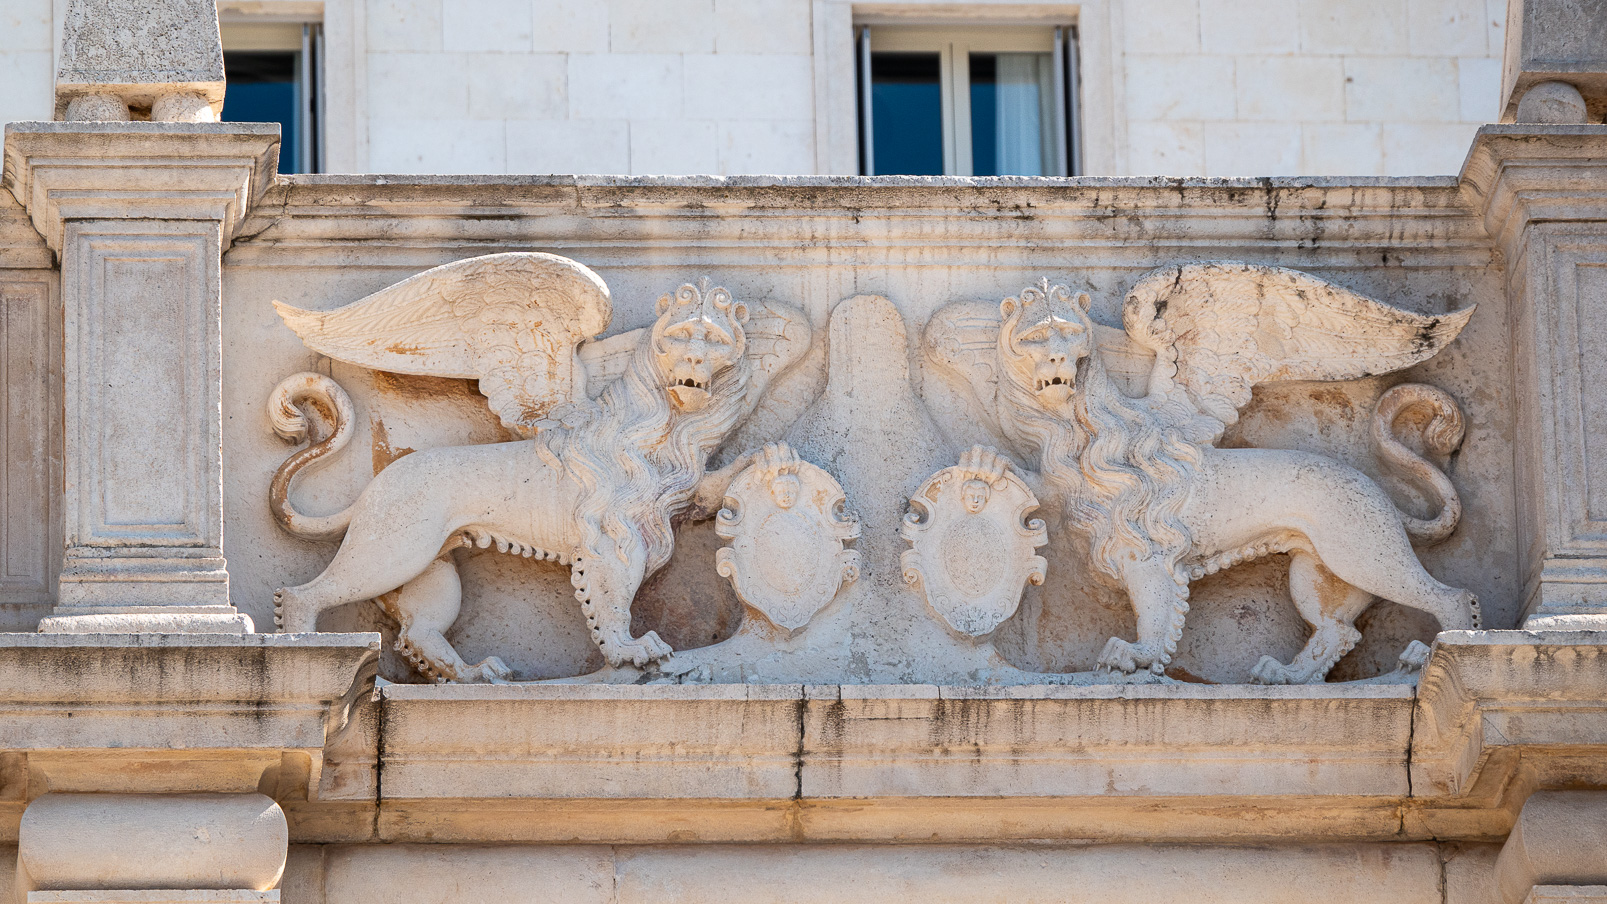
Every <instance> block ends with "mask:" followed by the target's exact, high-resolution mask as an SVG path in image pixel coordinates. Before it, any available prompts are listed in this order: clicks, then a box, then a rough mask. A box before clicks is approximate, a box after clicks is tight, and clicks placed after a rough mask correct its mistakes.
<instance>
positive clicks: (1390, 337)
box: [1122, 261, 1473, 441]
mask: <svg viewBox="0 0 1607 904" xmlns="http://www.w3.org/2000/svg"><path fill="white" fill-rule="evenodd" d="M1472 315H1473V306H1470V307H1467V308H1465V309H1463V310H1460V311H1455V312H1452V313H1450V314H1440V315H1427V314H1417V313H1413V312H1411V311H1404V310H1401V309H1399V308H1395V307H1391V306H1390V305H1387V304H1384V303H1382V302H1380V301H1376V300H1374V299H1371V298H1368V297H1367V296H1365V295H1361V294H1358V293H1356V292H1352V291H1350V290H1349V289H1346V288H1343V287H1341V286H1337V285H1334V284H1333V283H1329V282H1326V281H1324V280H1321V279H1318V278H1317V277H1315V276H1311V275H1310V274H1306V273H1301V272H1298V271H1295V270H1287V269H1284V268H1282V267H1269V266H1263V265H1257V264H1247V263H1241V262H1239V261H1206V262H1201V263H1192V264H1182V265H1177V266H1171V267H1165V268H1162V269H1160V270H1156V271H1154V272H1152V273H1150V274H1148V275H1146V276H1145V277H1143V278H1142V279H1140V280H1139V281H1138V284H1137V285H1135V286H1133V288H1132V290H1131V291H1130V292H1128V293H1127V300H1126V303H1125V304H1124V306H1123V309H1122V322H1123V324H1124V325H1125V326H1126V328H1127V334H1128V336H1129V337H1131V339H1132V341H1133V342H1134V343H1135V344H1137V345H1139V346H1140V347H1143V348H1146V349H1149V350H1151V351H1153V352H1155V354H1156V358H1155V365H1154V369H1153V371H1152V372H1151V375H1150V383H1149V395H1150V396H1151V397H1163V396H1172V397H1174V398H1175V397H1176V395H1177V393H1179V392H1182V393H1183V394H1185V395H1186V396H1187V400H1188V401H1189V402H1191V403H1192V407H1194V408H1197V409H1198V410H1199V411H1200V412H1201V413H1202V414H1205V415H1207V416H1208V417H1210V418H1212V419H1214V420H1215V421H1218V422H1220V424H1221V425H1222V426H1221V427H1214V428H1212V432H1213V433H1214V436H1212V437H1211V439H1212V441H1214V440H1215V439H1216V438H1218V437H1220V436H1221V433H1222V429H1223V428H1225V427H1226V426H1227V425H1229V424H1232V423H1234V422H1235V421H1237V420H1238V419H1239V409H1241V408H1243V407H1244V406H1245V405H1247V404H1248V403H1249V402H1250V396H1251V389H1252V388H1253V387H1254V386H1255V385H1256V384H1257V383H1267V382H1273V381H1279V380H1350V379H1355V378H1357V377H1365V376H1372V375H1375V374H1384V373H1389V372H1391V371H1395V370H1399V369H1401V368H1403V367H1409V366H1411V365H1413V364H1416V363H1418V362H1419V361H1423V360H1426V359H1428V358H1430V357H1432V356H1433V355H1434V354H1435V353H1437V352H1439V351H1440V349H1442V348H1444V347H1445V346H1446V345H1448V344H1450V342H1451V340H1453V339H1455V338H1456V336H1457V334H1458V333H1460V332H1461V331H1462V328H1463V327H1464V326H1466V325H1467V322H1468V318H1469V317H1471V316H1472Z"/></svg>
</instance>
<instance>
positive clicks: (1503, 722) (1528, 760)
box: [1411, 631, 1607, 798]
mask: <svg viewBox="0 0 1607 904" xmlns="http://www.w3.org/2000/svg"><path fill="white" fill-rule="evenodd" d="M1413 724H1414V732H1413V738H1412V766H1411V769H1412V793H1413V795H1414V796H1417V797H1422V798H1434V797H1465V796H1469V795H1473V796H1479V795H1494V794H1498V793H1500V789H1501V788H1503V787H1504V786H1506V785H1507V784H1508V783H1509V782H1511V781H1513V780H1514V779H1515V778H1517V777H1518V776H1517V771H1518V768H1519V767H1518V762H1517V760H1518V756H1519V754H1520V753H1521V754H1522V755H1523V760H1524V762H1523V769H1524V771H1525V775H1524V776H1523V777H1522V778H1523V780H1524V781H1528V782H1533V783H1536V784H1538V785H1540V786H1569V785H1575V784H1578V783H1589V784H1592V785H1601V784H1603V783H1607V756H1604V752H1607V632H1601V631H1448V632H1445V633H1443V634H1441V635H1440V637H1439V640H1438V641H1436V643H1435V648H1434V655H1433V657H1432V658H1431V659H1430V660H1429V664H1428V665H1427V666H1426V667H1425V668H1424V670H1423V678H1422V681H1421V682H1420V683H1419V685H1418V700H1417V711H1416V714H1415V717H1414V722H1413Z"/></svg>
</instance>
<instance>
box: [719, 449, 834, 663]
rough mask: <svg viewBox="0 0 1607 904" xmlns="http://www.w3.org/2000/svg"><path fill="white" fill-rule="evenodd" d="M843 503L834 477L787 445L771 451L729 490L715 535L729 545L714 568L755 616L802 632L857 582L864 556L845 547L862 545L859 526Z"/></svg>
mask: <svg viewBox="0 0 1607 904" xmlns="http://www.w3.org/2000/svg"><path fill="white" fill-rule="evenodd" d="M845 502H846V499H845V498H844V496H843V489H842V487H841V486H838V484H837V481H836V480H834V479H832V476H831V475H830V474H827V473H826V472H825V471H823V470H821V469H820V468H818V467H815V466H814V465H812V464H810V463H809V462H806V461H802V460H800V459H799V458H798V456H797V454H796V453H795V452H793V451H792V450H791V449H789V448H787V446H786V445H785V444H775V445H770V446H766V447H765V449H764V450H763V452H762V453H761V454H760V456H759V457H758V459H757V460H756V461H755V462H754V463H753V464H751V465H749V466H748V467H747V468H746V469H745V470H744V471H743V472H742V473H741V474H738V475H737V478H736V479H735V480H733V481H732V482H731V488H730V489H729V490H727V491H726V497H725V508H723V509H721V511H720V514H719V517H718V519H717V520H716V522H715V532H716V533H718V534H719V536H720V538H721V539H724V540H729V541H731V543H730V545H729V546H726V547H724V548H722V549H721V550H719V552H718V553H716V555H715V567H716V569H717V570H718V571H719V573H720V575H721V576H723V577H726V578H729V579H730V580H731V586H732V587H733V588H734V589H735V590H736V592H737V596H738V597H740V598H741V599H742V602H743V603H744V604H746V605H747V607H748V608H749V609H750V610H752V613H757V614H758V615H760V616H763V617H764V618H765V619H766V620H768V621H769V622H770V623H771V624H772V625H775V626H776V627H777V628H780V629H781V630H783V631H785V632H787V633H788V634H796V633H797V632H799V631H802V630H803V629H804V628H805V626H807V625H808V624H809V620H810V619H812V618H814V617H815V614H816V613H818V612H819V611H820V610H821V609H823V608H825V607H826V606H827V605H828V604H830V603H831V601H832V598H833V597H835V596H836V595H837V591H838V589H839V588H841V587H842V585H843V584H845V583H852V582H853V581H855V580H857V579H858V578H859V553H858V552H857V551H855V550H853V549H848V548H846V547H845V544H846V543H848V542H850V541H853V540H857V539H859V519H858V518H857V517H855V516H854V515H853V514H851V513H845V512H844V511H843V506H844V504H845ZM750 617H751V613H750Z"/></svg>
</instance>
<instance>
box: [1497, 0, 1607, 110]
mask: <svg viewBox="0 0 1607 904" xmlns="http://www.w3.org/2000/svg"><path fill="white" fill-rule="evenodd" d="M1603 34H1607V3H1604V2H1602V0H1510V2H1509V3H1508V4H1507V28H1506V56H1505V61H1504V65H1503V71H1502V75H1501V99H1502V100H1501V105H1502V107H1503V109H1504V110H1505V114H1504V115H1503V116H1502V119H1501V121H1502V122H1512V121H1514V116H1516V121H1518V122H1563V121H1572V122H1586V121H1588V122H1594V123H1600V122H1602V117H1603V116H1604V115H1607V46H1604V45H1603V43H1602V40H1601V36H1602V35H1603ZM1548 82H1561V83H1563V84H1565V85H1571V86H1572V87H1573V88H1575V89H1576V90H1577V91H1578V92H1580V93H1581V94H1583V95H1584V100H1585V102H1586V105H1587V106H1588V108H1589V112H1588V114H1587V116H1588V119H1578V120H1558V119H1530V118H1528V117H1526V116H1524V115H1523V113H1522V110H1521V105H1522V104H1523V103H1524V102H1526V101H1527V99H1528V95H1529V93H1530V92H1531V91H1532V90H1534V89H1535V87H1536V86H1539V85H1544V84H1546V83H1548Z"/></svg>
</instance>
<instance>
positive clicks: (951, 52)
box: [854, 23, 1081, 176]
mask: <svg viewBox="0 0 1607 904" xmlns="http://www.w3.org/2000/svg"><path fill="white" fill-rule="evenodd" d="M854 40H855V44H856V49H857V51H858V53H857V54H856V58H857V64H858V72H857V80H858V83H859V85H858V87H859V91H858V92H857V95H858V96H857V100H858V105H859V111H858V112H859V116H858V122H859V129H860V136H859V144H860V172H861V174H863V175H867V176H870V175H876V170H875V160H876V157H875V140H874V129H873V122H872V113H873V107H872V103H871V91H872V82H871V78H870V73H871V54H873V53H937V54H938V58H939V64H938V72H939V88H938V92H939V96H940V97H941V99H942V130H943V170H944V174H945V175H951V176H971V175H973V174H974V171H975V165H974V163H975V162H974V160H973V148H972V143H971V134H972V133H971V128H972V122H971V67H970V57H971V54H972V53H984V54H986V53H1049V54H1051V55H1052V57H1053V60H1052V66H1053V68H1054V91H1055V97H1054V104H1053V108H1054V111H1055V121H1054V123H1052V124H1051V126H1050V128H1051V129H1052V130H1053V134H1054V143H1055V149H1056V153H1057V155H1058V157H1059V169H1061V170H1062V175H1076V174H1077V173H1078V164H1079V163H1080V154H1079V148H1078V146H1077V144H1078V138H1079V135H1080V133H1081V128H1080V127H1079V124H1078V123H1077V119H1076V116H1077V105H1076V101H1077V85H1076V77H1077V76H1076V72H1077V66H1076V44H1077V31H1076V27H1075V26H1068V25H1038V24H1033V25H959V24H953V23H950V24H941V25H888V26H878V25H870V24H865V25H859V26H856V28H855V34H854Z"/></svg>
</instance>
